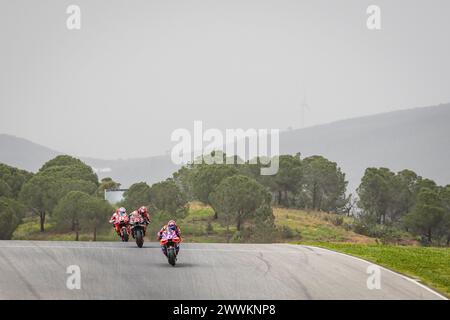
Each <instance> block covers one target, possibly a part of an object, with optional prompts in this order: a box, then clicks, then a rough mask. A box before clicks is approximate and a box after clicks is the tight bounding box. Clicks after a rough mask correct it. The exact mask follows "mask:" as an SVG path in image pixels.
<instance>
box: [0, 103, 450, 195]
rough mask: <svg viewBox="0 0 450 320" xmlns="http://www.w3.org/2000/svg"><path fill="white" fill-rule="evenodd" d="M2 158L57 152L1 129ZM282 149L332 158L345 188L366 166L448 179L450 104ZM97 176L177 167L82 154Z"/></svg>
mask: <svg viewBox="0 0 450 320" xmlns="http://www.w3.org/2000/svg"><path fill="white" fill-rule="evenodd" d="M0 150H1V151H0V162H3V163H6V164H9V165H12V166H15V167H19V168H22V169H25V170H29V171H33V172H35V171H37V170H38V169H39V168H40V167H41V166H42V164H43V163H44V162H46V161H47V160H49V159H51V158H53V157H55V156H56V155H58V154H60V153H59V152H57V151H54V150H51V149H49V148H46V147H43V146H41V145H38V144H35V143H33V142H30V141H28V140H25V139H21V138H17V137H13V136H10V135H4V134H0ZM280 151H281V153H282V154H286V153H290V154H294V153H297V152H300V153H301V154H302V156H303V157H305V156H309V155H313V154H319V155H323V156H325V157H327V158H328V159H330V160H332V161H335V162H337V163H338V165H339V166H340V167H341V168H342V170H343V171H344V172H345V173H346V174H347V179H348V180H349V190H354V189H355V188H356V187H357V186H358V185H359V182H360V179H361V177H362V175H363V173H364V170H365V168H367V167H370V166H376V167H379V166H385V167H388V168H390V169H392V170H395V171H398V170H402V169H405V168H408V169H411V170H414V171H415V172H417V173H418V174H419V175H422V176H424V177H428V178H431V179H433V180H435V181H436V182H437V183H439V184H450V104H443V105H439V106H434V107H426V108H417V109H409V110H404V111H396V112H390V113H384V114H379V115H373V116H367V117H361V118H353V119H348V120H343V121H338V122H333V123H329V124H323V125H319V126H314V127H310V128H305V129H298V130H291V131H286V132H283V133H281V135H280ZM81 159H82V160H83V161H85V162H86V163H88V164H89V165H91V166H92V167H93V168H95V169H96V170H97V173H98V175H99V177H100V178H102V177H106V176H111V177H112V178H114V179H115V180H117V181H119V182H121V183H122V185H123V186H124V187H128V186H129V185H131V184H132V183H134V182H139V181H147V182H148V183H154V182H157V181H160V180H164V179H165V178H167V177H169V176H171V174H172V173H173V172H174V171H176V170H177V169H178V166H177V165H174V164H173V163H172V162H171V160H170V157H169V156H167V155H165V156H158V157H150V158H142V159H124V160H99V159H92V158H81Z"/></svg>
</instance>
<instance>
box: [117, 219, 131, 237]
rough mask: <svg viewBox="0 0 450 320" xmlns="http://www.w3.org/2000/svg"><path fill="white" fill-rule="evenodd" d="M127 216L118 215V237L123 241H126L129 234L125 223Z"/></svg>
mask: <svg viewBox="0 0 450 320" xmlns="http://www.w3.org/2000/svg"><path fill="white" fill-rule="evenodd" d="M127 223H128V217H127V216H120V217H119V227H120V238H121V239H122V241H123V242H128V238H129V236H130V228H129V227H128V225H127Z"/></svg>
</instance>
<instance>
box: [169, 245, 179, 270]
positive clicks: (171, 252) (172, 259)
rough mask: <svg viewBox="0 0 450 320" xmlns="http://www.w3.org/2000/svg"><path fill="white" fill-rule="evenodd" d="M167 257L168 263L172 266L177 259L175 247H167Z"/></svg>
mask: <svg viewBox="0 0 450 320" xmlns="http://www.w3.org/2000/svg"><path fill="white" fill-rule="evenodd" d="M167 259H168V260H169V263H170V264H171V265H172V266H175V263H176V261H177V255H176V253H175V248H173V247H172V248H169V249H167Z"/></svg>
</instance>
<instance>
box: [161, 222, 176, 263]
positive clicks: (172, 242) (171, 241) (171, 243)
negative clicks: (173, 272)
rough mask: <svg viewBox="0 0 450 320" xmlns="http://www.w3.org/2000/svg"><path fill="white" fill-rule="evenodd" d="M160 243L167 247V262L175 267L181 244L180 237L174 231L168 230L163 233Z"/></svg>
mask: <svg viewBox="0 0 450 320" xmlns="http://www.w3.org/2000/svg"><path fill="white" fill-rule="evenodd" d="M159 242H160V243H161V246H164V247H165V251H166V252H167V260H168V261H169V263H170V264H171V265H172V266H175V263H176V261H177V246H179V244H180V242H181V239H180V237H178V235H177V233H176V232H175V231H174V230H170V229H167V230H165V231H164V232H163V233H162V235H161V240H160V241H159Z"/></svg>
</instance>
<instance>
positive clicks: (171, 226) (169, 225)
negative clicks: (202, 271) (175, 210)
mask: <svg viewBox="0 0 450 320" xmlns="http://www.w3.org/2000/svg"><path fill="white" fill-rule="evenodd" d="M166 230H172V231H175V234H176V235H177V237H178V238H180V239H181V230H180V227H178V226H177V222H176V221H175V220H170V221H169V222H168V223H167V224H166V225H165V226H163V227H162V228H161V230H159V231H158V233H157V238H158V241H159V240H161V238H162V235H163V233H164V232H165V231H166ZM161 250H162V252H163V253H164V255H165V256H166V257H167V250H166V247H165V246H161ZM175 250H176V254H177V255H178V251H180V245H179V244H177V246H176V248H175Z"/></svg>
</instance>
